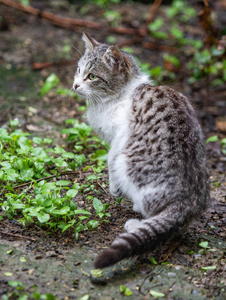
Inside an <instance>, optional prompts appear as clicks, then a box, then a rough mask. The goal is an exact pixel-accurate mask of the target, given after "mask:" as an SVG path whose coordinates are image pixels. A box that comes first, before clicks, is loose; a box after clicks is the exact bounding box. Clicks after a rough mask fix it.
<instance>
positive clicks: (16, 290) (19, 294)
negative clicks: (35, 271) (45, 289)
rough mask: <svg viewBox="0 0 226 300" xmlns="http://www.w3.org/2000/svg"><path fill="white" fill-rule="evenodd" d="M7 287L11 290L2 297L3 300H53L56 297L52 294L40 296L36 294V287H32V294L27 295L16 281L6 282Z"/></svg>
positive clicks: (23, 287)
mask: <svg viewBox="0 0 226 300" xmlns="http://www.w3.org/2000/svg"><path fill="white" fill-rule="evenodd" d="M8 285H9V286H10V287H12V288H13V290H12V291H10V292H9V293H8V294H4V295H2V299H3V300H10V299H18V300H27V299H46V300H55V299H57V298H56V296H54V295H53V294H40V293H39V292H37V287H36V286H33V289H34V292H33V293H32V294H31V293H28V292H26V291H25V285H24V284H23V283H22V282H20V281H16V280H14V281H13V280H11V281H8Z"/></svg>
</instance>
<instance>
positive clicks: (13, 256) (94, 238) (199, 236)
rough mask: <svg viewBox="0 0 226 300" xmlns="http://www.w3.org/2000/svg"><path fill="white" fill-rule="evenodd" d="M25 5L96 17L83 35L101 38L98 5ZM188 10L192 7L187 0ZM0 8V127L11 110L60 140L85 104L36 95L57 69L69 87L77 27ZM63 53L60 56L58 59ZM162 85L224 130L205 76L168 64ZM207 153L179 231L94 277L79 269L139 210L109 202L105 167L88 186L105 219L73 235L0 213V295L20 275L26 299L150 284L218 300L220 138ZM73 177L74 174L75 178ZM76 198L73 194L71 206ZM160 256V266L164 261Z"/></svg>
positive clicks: (223, 293)
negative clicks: (206, 182)
mask: <svg viewBox="0 0 226 300" xmlns="http://www.w3.org/2000/svg"><path fill="white" fill-rule="evenodd" d="M192 2H194V3H196V1H192ZM215 2H216V4H215V6H214V11H215V13H217V14H218V16H219V20H218V22H219V24H217V26H219V27H220V26H221V27H223V23H222V20H223V17H222V13H221V11H222V6H221V1H215ZM49 3H51V5H50V4H49ZM32 5H33V6H36V7H38V8H40V9H45V10H47V11H51V12H53V13H55V14H58V15H60V14H61V15H64V16H67V17H71V18H83V19H85V20H89V21H96V19H98V22H100V23H102V24H103V25H104V28H105V29H103V30H99V31H97V30H92V29H89V30H88V31H89V33H90V34H91V35H93V36H95V38H96V39H97V40H98V41H100V42H105V41H106V38H107V37H108V36H109V34H108V32H107V28H108V26H109V24H108V22H107V21H106V20H104V19H103V18H102V17H101V16H102V11H101V9H97V7H96V6H92V5H87V6H86V7H85V8H86V14H85V15H84V16H83V15H81V9H82V5H81V4H76V5H73V6H69V4H68V3H67V2H64V1H55V3H54V1H51V2H45V1H43V2H42V1H32ZM222 5H223V4H222ZM114 8H115V9H116V10H118V11H120V12H121V14H122V16H123V18H122V21H121V24H119V25H123V26H132V27H134V26H140V25H142V24H144V23H145V18H144V16H145V13H146V11H147V10H148V9H149V6H147V4H141V3H134V4H132V5H131V4H130V5H129V4H127V3H124V2H123V3H122V4H120V5H118V6H117V5H116V6H115V7H114ZM196 8H197V9H199V8H200V7H198V5H196ZM163 11H164V7H163V8H162V9H160V11H159V14H160V15H163ZM0 12H1V13H0V14H1V16H2V17H3V18H2V20H0V40H1V43H0V91H1V92H0V108H1V115H0V125H1V126H2V127H5V126H6V125H7V124H8V122H9V120H10V119H14V118H18V119H19V120H20V124H21V125H20V126H21V128H22V129H23V130H25V131H27V132H29V133H31V134H32V135H34V136H37V135H39V136H41V137H51V138H53V139H54V141H55V142H56V143H61V144H62V145H64V144H65V141H64V139H63V138H62V135H61V133H60V132H61V130H62V128H65V123H64V122H65V120H66V119H69V118H78V119H80V120H82V118H83V117H82V113H81V111H79V110H78V107H79V106H81V105H85V103H84V102H83V101H81V100H79V101H78V100H77V99H76V98H72V97H69V96H63V95H57V94H56V93H55V92H54V91H50V92H49V93H48V94H47V95H46V96H44V97H41V96H40V89H41V86H42V85H43V82H44V80H45V79H46V77H47V76H48V75H50V74H51V73H55V74H57V76H58V77H59V78H60V81H61V83H62V85H64V86H65V87H67V88H70V87H71V85H72V81H73V75H74V71H75V69H76V63H75V62H73V60H72V58H76V59H78V58H79V56H80V55H79V52H82V51H83V44H82V42H81V33H82V30H83V29H82V28H78V29H77V32H72V31H70V30H66V29H62V28H59V27H56V26H54V25H53V24H51V23H50V22H48V21H46V20H42V19H39V18H38V17H36V16H32V15H29V14H26V13H23V12H20V11H17V10H15V9H13V8H10V7H7V6H4V5H3V4H1V3H0ZM134 20H136V21H134ZM224 21H225V20H224ZM224 24H225V23H224ZM189 26H190V29H189V30H190V31H191V32H192V30H194V31H195V30H196V33H197V34H198V35H200V36H203V38H204V34H203V32H202V29H201V28H200V27H199V25H198V23H197V24H189ZM114 36H115V38H116V40H117V44H119V45H123V44H126V43H127V42H128V40H129V39H130V38H131V37H130V36H126V35H114ZM68 44H69V45H74V47H75V49H74V48H72V50H71V52H70V53H65V52H64V50H63V46H64V45H68ZM130 47H132V48H133V50H134V54H135V55H136V56H137V57H139V59H140V60H141V61H142V62H145V61H147V62H149V63H150V64H151V65H152V66H155V65H161V64H162V63H163V61H162V52H161V51H160V50H159V49H154V50H151V51H150V50H147V49H142V48H141V47H140V45H139V43H134V44H133V45H130ZM65 56H66V57H65ZM65 59H67V62H65V63H59V62H62V61H64V60H65ZM182 60H183V59H182ZM44 62H53V65H52V66H51V67H50V68H46V69H42V70H38V71H34V70H33V66H34V63H44ZM184 62H185V58H184ZM166 83H167V85H169V86H171V87H174V88H175V89H177V90H180V91H183V93H184V94H186V95H187V96H188V97H189V98H190V99H191V101H192V103H193V105H194V106H195V108H196V111H197V115H198V117H199V120H200V123H201V125H202V127H203V130H204V133H205V135H206V137H209V136H211V135H218V136H219V137H220V138H223V137H225V133H226V131H225V130H221V131H220V130H219V126H218V124H219V122H222V123H224V122H225V116H224V115H225V111H224V108H225V96H226V92H225V89H224V88H212V87H210V86H208V88H207V82H206V81H205V80H200V81H197V82H196V83H195V84H194V85H192V86H191V85H188V83H187V74H185V70H184V68H183V62H182V66H181V68H180V70H178V71H177V76H176V80H175V81H174V82H172V81H170V80H169V79H167V78H166ZM216 99H217V100H216ZM224 124H225V123H224ZM224 128H225V127H224ZM207 155H208V161H209V166H210V179H211V197H212V203H211V206H210V208H209V209H208V210H207V211H206V212H205V213H204V215H203V216H201V217H200V219H199V220H197V222H196V223H195V224H193V225H192V226H191V227H190V228H189V230H188V232H187V233H186V234H185V235H184V236H183V237H181V239H177V240H176V241H174V243H172V244H171V245H166V246H165V247H162V248H161V249H158V250H157V251H155V252H153V253H151V254H148V255H144V256H141V257H138V258H133V259H130V260H124V261H122V262H120V263H118V264H117V265H116V266H114V267H111V268H107V269H106V270H104V276H103V277H101V278H96V277H92V276H90V275H89V274H90V271H91V270H92V269H93V260H94V259H95V257H96V255H97V253H99V251H100V249H101V248H103V247H107V246H108V245H109V244H110V243H111V242H112V241H113V239H114V238H115V237H116V236H117V235H118V234H119V233H121V232H122V231H123V226H124V224H125V222H126V220H128V219H130V218H140V217H141V216H139V215H137V214H136V213H134V212H133V210H132V206H131V204H130V202H129V200H127V199H123V200H122V202H121V204H118V203H116V201H115V199H114V198H113V197H112V196H111V195H110V193H109V191H108V188H107V186H108V185H107V181H108V178H107V170H106V172H105V174H104V175H103V177H102V178H101V179H100V186H98V187H97V189H98V190H99V192H100V194H99V199H104V201H105V202H109V203H110V207H109V210H108V211H109V213H110V214H111V218H110V222H109V223H103V224H102V225H101V226H99V227H98V228H97V229H96V230H94V231H89V232H88V231H87V232H83V233H82V234H81V235H80V238H79V241H76V240H75V237H74V235H73V234H69V233H66V232H65V233H64V234H62V233H60V232H57V233H55V234H54V233H51V234H50V233H49V232H47V231H45V230H44V229H41V228H39V227H38V226H35V225H33V226H26V227H23V226H22V225H21V224H20V223H19V222H17V221H15V220H13V221H9V220H8V219H3V220H2V221H1V227H0V297H3V295H8V297H9V299H18V296H16V295H15V288H13V287H11V286H9V284H8V281H9V280H17V281H21V282H23V283H24V285H25V287H24V291H25V292H27V293H28V294H29V295H30V296H29V298H28V299H33V298H32V296H31V295H32V293H33V292H34V291H35V289H37V292H39V293H40V294H47V293H51V294H53V295H55V296H56V297H57V298H58V299H80V298H81V297H82V296H84V295H89V296H90V299H106V300H108V299H123V298H124V297H125V296H124V295H122V293H120V289H119V287H120V285H125V286H127V287H128V288H130V289H131V290H132V292H133V295H132V296H130V298H131V299H149V298H151V296H150V295H149V291H150V289H151V290H155V291H159V292H160V291H161V292H162V293H164V294H165V298H167V299H225V298H226V257H225V255H226V241H225V238H226V226H225V225H226V183H225V162H226V160H225V157H224V156H223V154H222V152H221V144H220V142H213V143H209V144H207ZM68 178H70V179H72V177H68ZM64 179H66V178H64ZM73 179H75V178H73ZM77 180H81V181H82V180H83V178H82V177H81V178H78V179H77ZM101 186H105V187H106V188H104V189H103V188H101ZM82 200H83V199H82V198H81V199H80V202H81V205H82V204H83V202H82ZM201 241H208V242H209V244H208V245H209V247H210V248H209V249H211V251H208V252H207V253H206V254H202V255H201V254H199V253H198V252H199V250H200V249H201V248H200V247H199V246H198V245H199V243H200V242H201ZM8 250H12V251H11V252H10V254H9V253H7V251H8ZM191 251H192V252H191ZM150 255H151V256H153V257H154V258H155V260H156V261H157V262H158V264H157V265H153V264H152V263H151V262H150V261H149V257H150ZM21 257H24V258H25V259H21ZM166 261H167V264H164V263H163V262H166ZM206 266H216V269H213V270H207V271H202V270H201V267H206ZM7 272H8V273H11V274H7ZM6 274H7V275H10V276H6ZM35 286H36V288H35ZM13 291H14V294H13ZM2 299H6V298H2Z"/></svg>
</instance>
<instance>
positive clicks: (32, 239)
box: [0, 230, 37, 242]
mask: <svg viewBox="0 0 226 300" xmlns="http://www.w3.org/2000/svg"><path fill="white" fill-rule="evenodd" d="M0 233H3V234H6V235H10V236H13V237H17V238H20V239H26V240H30V241H34V242H36V241H37V240H36V239H34V238H31V237H28V236H23V235H20V234H14V233H9V232H5V231H2V230H0Z"/></svg>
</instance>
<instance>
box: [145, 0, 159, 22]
mask: <svg viewBox="0 0 226 300" xmlns="http://www.w3.org/2000/svg"><path fill="white" fill-rule="evenodd" d="M161 3H162V0H155V2H154V3H153V4H152V6H151V8H150V16H149V18H148V19H147V24H149V23H151V22H153V20H154V18H155V15H156V12H157V10H158V8H159V6H160V5H161Z"/></svg>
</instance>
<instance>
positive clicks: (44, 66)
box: [33, 60, 74, 70]
mask: <svg viewBox="0 0 226 300" xmlns="http://www.w3.org/2000/svg"><path fill="white" fill-rule="evenodd" d="M72 63H74V60H61V61H57V62H43V63H39V62H36V63H34V64H33V70H42V69H47V68H51V67H53V66H61V65H63V66H66V65H70V64H72Z"/></svg>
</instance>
